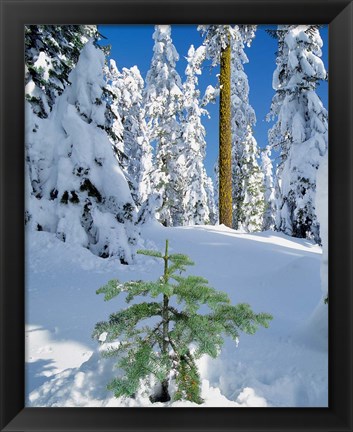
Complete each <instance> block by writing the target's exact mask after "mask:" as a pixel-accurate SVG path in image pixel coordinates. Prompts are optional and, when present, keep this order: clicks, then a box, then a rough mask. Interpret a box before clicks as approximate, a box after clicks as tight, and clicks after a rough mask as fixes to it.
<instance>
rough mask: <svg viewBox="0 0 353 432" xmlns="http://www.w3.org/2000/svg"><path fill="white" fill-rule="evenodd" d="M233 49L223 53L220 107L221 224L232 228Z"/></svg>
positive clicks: (224, 50) (228, 47) (225, 49)
mask: <svg viewBox="0 0 353 432" xmlns="http://www.w3.org/2000/svg"><path fill="white" fill-rule="evenodd" d="M230 86H231V47H230V44H229V45H228V46H227V47H226V48H224V49H222V51H221V70H220V87H221V91H220V107H219V223H220V224H224V225H226V226H228V227H230V228H231V227H232V222H233V221H232V217H233V216H232V128H231V98H230Z"/></svg>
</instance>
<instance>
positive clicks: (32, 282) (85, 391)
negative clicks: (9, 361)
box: [26, 221, 328, 407]
mask: <svg viewBox="0 0 353 432" xmlns="http://www.w3.org/2000/svg"><path fill="white" fill-rule="evenodd" d="M141 235H142V237H143V238H144V241H145V247H146V248H156V249H160V250H162V248H163V244H164V242H165V239H169V241H170V250H171V252H181V253H186V254H188V255H189V256H190V258H191V259H192V260H193V261H195V263H196V265H195V266H193V267H191V270H190V273H192V274H195V275H200V276H203V277H206V278H207V279H208V280H209V282H210V285H211V286H213V287H215V288H216V289H219V290H223V291H226V292H227V293H228V295H229V296H230V298H231V301H232V303H233V304H234V303H238V302H248V303H249V304H250V305H251V306H252V308H253V310H254V311H256V312H260V311H264V312H269V313H271V314H272V315H273V317H274V319H273V321H272V322H271V324H270V327H269V329H261V330H259V331H258V332H257V333H256V334H255V335H252V336H250V335H241V336H240V343H239V345H238V346H237V344H235V343H234V342H232V341H231V340H229V339H226V341H225V345H224V347H223V349H222V351H221V353H220V356H219V357H218V358H217V359H215V360H213V359H211V358H209V357H207V356H205V357H203V358H201V359H200V361H199V370H200V374H201V380H202V397H203V398H204V400H205V402H204V404H202V405H200V406H201V407H211V406H222V407H253V406H257V407H266V406H267V407H327V406H328V353H327V306H326V305H324V307H323V308H321V310H320V314H319V315H318V314H317V313H316V312H315V311H316V310H317V305H318V304H320V302H321V300H322V291H321V288H320V263H321V256H322V254H321V248H320V247H319V246H317V245H314V244H313V243H312V242H310V241H308V240H304V239H294V238H291V237H288V236H286V235H284V234H279V233H275V232H272V231H266V232H263V233H258V234H254V233H253V234H247V233H241V232H237V231H234V230H232V229H229V228H226V227H224V226H222V225H221V226H197V227H178V228H165V227H162V226H161V225H159V224H158V223H157V222H155V221H150V222H149V223H146V224H145V225H144V226H143V228H142V233H141ZM26 245H27V254H26V257H27V262H26V268H27V273H26V293H27V305H26V306H27V309H26V311H27V313H26V323H27V326H26V365H27V368H26V371H27V381H26V382H27V387H26V399H27V402H26V403H27V406H33V407H38V406H52V407H54V406H71V407H72V406H76V407H79V406H80V407H88V406H94V407H113V406H118V407H132V406H150V407H161V406H167V407H180V406H183V407H191V406H199V405H195V404H192V403H190V402H180V401H179V402H170V403H166V404H161V403H156V404H152V403H151V402H150V401H149V399H148V392H147V389H146V388H144V387H143V386H142V388H141V390H140V391H139V393H138V394H137V395H136V397H135V399H130V398H124V399H123V398H120V399H116V398H114V397H113V394H112V393H110V392H108V391H107V390H106V385H107V383H108V382H109V381H110V380H111V379H112V378H113V376H114V374H117V373H119V371H117V370H116V369H115V368H114V362H115V361H116V360H115V359H111V358H109V359H105V358H102V357H101V355H100V351H101V350H102V348H103V347H104V344H105V343H104V334H102V335H101V337H100V340H101V342H100V344H101V345H100V346H98V344H97V342H96V341H93V340H92V339H91V337H90V336H91V333H92V331H93V327H94V325H95V323H96V322H98V321H101V320H106V319H107V317H108V315H109V313H111V312H113V311H116V310H118V309H119V308H122V307H126V305H125V303H124V300H123V297H124V296H122V297H121V298H120V297H117V298H116V299H114V300H112V301H110V302H104V301H103V299H102V298H101V296H97V295H96V294H95V291H96V290H97V289H98V288H99V287H100V286H102V285H103V284H105V283H106V282H107V281H108V280H109V279H112V278H118V279H119V280H120V281H122V282H123V281H128V280H132V279H135V280H136V279H145V280H155V279H157V278H158V277H159V276H160V274H161V272H162V268H161V265H160V262H159V261H158V260H156V259H154V258H151V257H146V256H143V255H138V256H137V259H136V262H135V263H134V265H129V266H126V265H122V264H120V261H119V259H118V258H115V257H111V258H109V259H102V258H99V257H97V256H96V255H93V254H92V253H91V252H90V251H89V250H87V249H85V248H82V247H80V246H78V245H77V244H72V243H68V242H66V243H64V242H61V241H60V240H58V239H57V238H56V237H55V234H52V233H49V232H45V231H40V232H38V231H34V232H33V231H31V230H28V232H27V237H26ZM319 307H321V306H319Z"/></svg>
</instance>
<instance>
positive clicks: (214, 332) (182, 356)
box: [93, 240, 272, 404]
mask: <svg viewBox="0 0 353 432" xmlns="http://www.w3.org/2000/svg"><path fill="white" fill-rule="evenodd" d="M138 253H140V254H143V255H148V256H152V257H155V258H158V259H161V260H162V261H163V262H164V272H163V276H161V277H160V278H159V279H158V280H157V281H156V282H144V281H142V280H140V281H130V282H126V283H120V282H118V281H117V280H111V281H109V282H108V283H107V284H106V285H104V286H103V287H101V288H100V289H98V290H97V294H104V299H105V300H106V301H107V300H111V299H112V298H114V297H116V296H118V295H119V294H121V293H126V294H127V296H126V302H127V303H130V302H131V301H132V300H134V299H135V297H137V296H145V297H147V296H149V297H151V298H152V299H155V300H154V301H151V302H143V303H134V304H132V305H131V306H129V307H128V308H127V309H123V310H120V311H119V312H116V313H113V314H111V315H110V317H109V320H108V321H105V322H99V323H97V324H96V326H95V329H94V332H93V337H94V338H96V339H98V340H99V339H100V336H101V335H102V333H105V334H106V339H105V340H106V341H107V342H113V341H115V340H116V339H118V338H119V342H120V343H119V345H118V347H117V348H115V347H114V348H110V349H108V350H107V351H105V353H104V355H107V356H118V358H119V360H118V364H117V366H118V367H119V368H121V369H122V370H124V372H125V375H124V376H122V377H118V378H115V379H113V381H112V382H111V383H110V384H109V385H108V389H109V390H112V391H113V392H114V394H115V396H116V397H121V396H129V397H132V396H133V395H134V394H135V393H136V391H137V390H138V388H139V385H140V382H141V380H143V379H146V378H148V377H149V376H150V374H152V375H153V376H154V377H155V378H156V379H157V380H158V381H159V382H160V384H161V390H160V393H159V394H158V395H151V397H150V399H151V400H152V401H159V402H167V401H169V400H170V399H171V396H170V393H169V381H170V379H171V378H174V379H175V384H176V392H175V394H174V397H173V399H174V400H188V401H191V402H195V403H198V404H200V403H202V398H201V389H200V375H199V372H198V369H197V365H196V360H197V359H198V358H200V357H201V356H202V355H203V354H208V355H209V356H211V357H213V358H215V357H217V355H218V354H219V352H220V349H221V347H222V345H223V342H224V339H223V335H227V336H230V337H231V338H233V339H234V340H236V339H237V338H238V336H239V333H240V332H245V333H248V334H253V333H255V332H256V330H257V329H258V327H259V326H263V327H268V325H269V321H270V320H271V319H272V316H271V315H269V314H267V313H259V314H255V313H254V312H253V311H252V310H251V308H250V306H249V305H248V304H238V305H236V306H232V305H231V304H230V299H229V297H228V296H227V294H226V293H224V292H220V291H216V290H215V289H214V288H212V287H210V286H208V281H207V280H206V279H204V278H202V277H199V276H186V277H183V276H181V275H180V274H181V272H183V271H185V270H186V266H190V265H193V262H192V261H191V260H190V259H189V257H188V256H186V255H182V254H169V250H168V240H166V246H165V252H164V255H162V253H160V252H158V251H153V250H141V251H139V252H138ZM175 305H179V307H177V306H175ZM202 305H206V306H207V308H208V313H206V314H201V313H200V312H199V309H200V307H201V306H202ZM149 318H153V322H154V324H153V325H152V326H151V325H148V324H147V325H146V324H145V325H141V324H140V323H141V322H143V321H144V320H146V319H149ZM151 321H152V320H151ZM191 345H192V346H193V349H191Z"/></svg>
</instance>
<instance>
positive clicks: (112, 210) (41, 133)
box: [26, 41, 138, 263]
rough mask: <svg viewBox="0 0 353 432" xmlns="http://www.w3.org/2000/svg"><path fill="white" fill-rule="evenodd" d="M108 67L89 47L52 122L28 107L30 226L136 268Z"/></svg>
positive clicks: (133, 231)
mask: <svg viewBox="0 0 353 432" xmlns="http://www.w3.org/2000/svg"><path fill="white" fill-rule="evenodd" d="M104 61H105V56H104V54H103V53H102V51H101V50H100V49H98V48H96V47H95V46H94V44H93V42H92V41H90V42H88V43H87V44H86V45H85V47H84V48H83V50H82V52H81V54H80V57H79V60H78V62H77V65H76V67H75V69H74V70H73V71H72V72H71V73H70V75H69V78H68V79H69V81H70V83H71V85H70V86H68V87H67V88H66V89H65V90H64V92H63V93H62V95H61V96H59V97H58V98H57V101H56V103H55V104H54V106H53V110H52V112H51V113H50V115H49V117H48V118H46V119H40V118H38V117H37V116H35V115H34V114H33V113H32V112H31V108H30V107H29V104H28V103H27V107H29V109H28V115H27V116H26V120H27V130H26V150H27V152H26V154H27V163H28V170H27V176H28V177H29V179H28V184H27V188H28V189H27V190H28V195H29V199H28V200H27V213H26V216H27V217H26V219H27V225H28V226H29V227H31V228H32V229H35V230H43V231H49V232H53V233H56V236H57V237H58V238H60V239H61V240H63V241H67V242H71V243H75V244H79V245H82V246H83V247H86V248H88V249H90V250H91V251H92V252H93V253H94V254H96V255H99V256H101V257H108V256H112V255H115V256H118V257H119V258H120V260H121V262H123V263H129V262H131V260H132V257H133V245H134V244H135V243H136V240H137V236H138V232H137V230H136V227H135V224H134V222H135V218H136V215H135V213H136V212H135V207H134V202H133V200H132V197H131V194H130V190H129V187H128V184H127V182H126V179H125V177H124V174H123V172H122V171H121V170H120V168H119V165H118V163H117V160H116V158H115V157H114V154H113V150H112V146H111V142H110V141H109V139H108V136H107V134H106V132H105V131H104V127H103V125H104V124H105V121H106V118H105V112H106V107H105V102H104V101H103V100H102V99H103V88H104V86H105V81H104V77H103V67H104Z"/></svg>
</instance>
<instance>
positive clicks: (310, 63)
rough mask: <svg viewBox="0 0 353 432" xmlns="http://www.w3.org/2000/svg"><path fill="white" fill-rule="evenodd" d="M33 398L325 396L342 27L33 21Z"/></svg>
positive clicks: (28, 52)
mask: <svg viewBox="0 0 353 432" xmlns="http://www.w3.org/2000/svg"><path fill="white" fill-rule="evenodd" d="M24 44H25V102H24V103H25V199H26V202H25V245H26V254H25V262H26V273H25V280H26V283H25V298H26V314H25V322H26V328H25V338H26V339H25V341H26V343H25V362H26V363H25V377H26V380H25V400H26V407H53V408H55V407H101V408H103V407H123V408H124V407H125V408H127V407H132V408H133V407H150V408H152V407H164V408H177V407H194V408H195V407H199V408H210V407H227V408H243V407H267V408H272V407H274V408H281V407H291V408H295V407H328V307H329V298H328V111H327V107H328V73H327V66H328V26H326V25H314V24H313V25H307V24H306V25H289V24H286V25H281V24H278V25H265V24H263V25H250V24H248V25H245V24H232V25H228V24H227V25H201V24H200V25H161V24H158V25H26V26H25V40H24Z"/></svg>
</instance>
